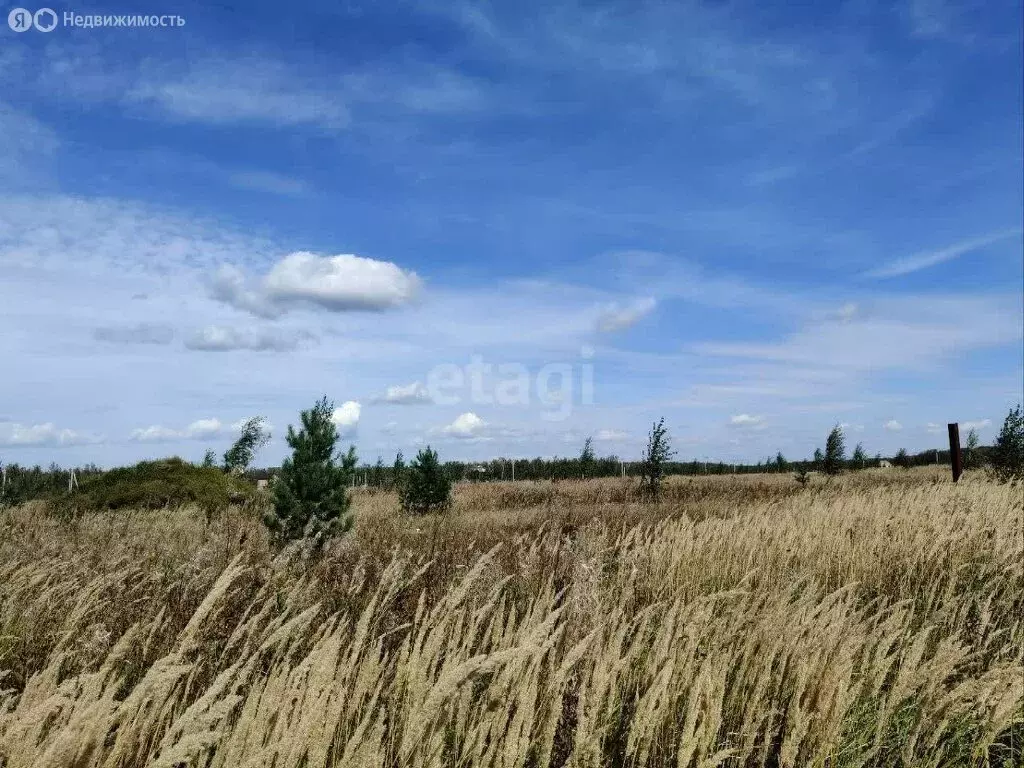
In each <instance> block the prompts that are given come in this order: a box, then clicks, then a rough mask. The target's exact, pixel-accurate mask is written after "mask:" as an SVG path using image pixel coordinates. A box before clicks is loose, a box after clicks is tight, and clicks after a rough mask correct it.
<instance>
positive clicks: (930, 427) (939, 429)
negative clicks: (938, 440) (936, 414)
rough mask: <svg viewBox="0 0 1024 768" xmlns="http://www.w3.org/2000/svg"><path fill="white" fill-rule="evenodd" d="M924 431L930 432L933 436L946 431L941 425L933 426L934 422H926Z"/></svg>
mask: <svg viewBox="0 0 1024 768" xmlns="http://www.w3.org/2000/svg"><path fill="white" fill-rule="evenodd" d="M925 429H926V430H928V432H930V433H931V434H933V435H938V434H941V433H943V432H945V431H946V427H944V426H943V425H942V424H935V423H934V422H931V421H929V422H928V424H927V425H926V426H925Z"/></svg>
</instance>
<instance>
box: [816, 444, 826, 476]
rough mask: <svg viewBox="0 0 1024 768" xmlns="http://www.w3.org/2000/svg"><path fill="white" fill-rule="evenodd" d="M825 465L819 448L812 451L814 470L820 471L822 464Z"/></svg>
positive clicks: (823, 456)
mask: <svg viewBox="0 0 1024 768" xmlns="http://www.w3.org/2000/svg"><path fill="white" fill-rule="evenodd" d="M824 463H825V454H823V453H822V452H821V448H815V449H814V468H815V469H816V470H818V471H819V472H820V471H821V466H822V464H824Z"/></svg>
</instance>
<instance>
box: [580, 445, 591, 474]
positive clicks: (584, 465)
mask: <svg viewBox="0 0 1024 768" xmlns="http://www.w3.org/2000/svg"><path fill="white" fill-rule="evenodd" d="M593 471H594V439H593V438H591V437H588V438H587V439H586V440H584V441H583V450H582V451H581V452H580V474H581V475H582V476H583V477H590V475H591V473H592V472H593Z"/></svg>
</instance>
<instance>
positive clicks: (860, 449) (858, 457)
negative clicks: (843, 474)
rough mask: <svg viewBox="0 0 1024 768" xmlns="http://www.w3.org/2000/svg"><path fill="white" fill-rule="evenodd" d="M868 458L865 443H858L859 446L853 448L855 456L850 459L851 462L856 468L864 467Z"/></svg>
mask: <svg viewBox="0 0 1024 768" xmlns="http://www.w3.org/2000/svg"><path fill="white" fill-rule="evenodd" d="M866 460H867V454H865V453H864V444H863V443H857V446H856V447H855V448H854V449H853V458H851V459H850V463H851V465H852V466H853V468H854V469H864V462H865V461H866Z"/></svg>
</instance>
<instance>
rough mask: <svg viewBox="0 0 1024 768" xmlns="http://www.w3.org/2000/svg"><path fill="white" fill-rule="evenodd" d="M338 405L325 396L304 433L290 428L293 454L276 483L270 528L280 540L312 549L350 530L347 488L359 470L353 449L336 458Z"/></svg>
mask: <svg viewBox="0 0 1024 768" xmlns="http://www.w3.org/2000/svg"><path fill="white" fill-rule="evenodd" d="M333 412H334V404H333V403H331V402H330V401H329V400H328V399H327V397H326V396H324V397H323V398H321V399H320V400H318V401H317V403H316V405H314V406H313V408H311V409H310V410H308V411H303V412H302V414H301V420H302V428H301V429H299V430H298V431H296V430H295V429H294V427H292V426H291V425H288V437H287V438H286V439H287V442H288V446H289V447H290V448H291V449H292V455H291V456H290V457H289V458H287V459H285V460H284V462H283V464H282V465H281V472H280V474H279V475H278V476H277V479H276V480H275V482H274V486H273V489H274V509H273V511H272V512H270V513H268V514H267V516H266V517H265V522H266V524H267V527H269V528H270V529H271V531H272V532H273V533H274V534H275V535H276V536H277V537H278V539H280V540H282V541H293V540H296V539H305V540H307V541H309V542H310V543H312V544H313V545H314V546H317V547H318V546H320V545H322V544H323V543H324V542H325V541H326V540H327V539H328V538H329V537H331V536H335V535H340V534H342V533H345V532H346V531H348V530H349V528H351V527H352V518H351V515H350V514H349V505H350V503H351V500H350V499H349V496H348V492H347V487H348V485H349V482H350V479H351V477H352V472H353V470H354V469H355V466H356V461H357V458H356V452H355V448H354V447H350V448H349V449H348V453H346V454H345V455H344V456H342V457H341V461H340V465H339V464H338V461H337V459H336V458H335V447H336V446H337V443H338V429H337V427H336V426H335V425H334V422H333V421H331V414H332V413H333Z"/></svg>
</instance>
